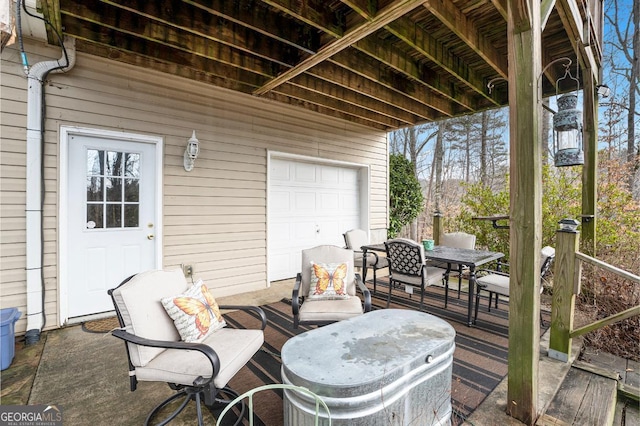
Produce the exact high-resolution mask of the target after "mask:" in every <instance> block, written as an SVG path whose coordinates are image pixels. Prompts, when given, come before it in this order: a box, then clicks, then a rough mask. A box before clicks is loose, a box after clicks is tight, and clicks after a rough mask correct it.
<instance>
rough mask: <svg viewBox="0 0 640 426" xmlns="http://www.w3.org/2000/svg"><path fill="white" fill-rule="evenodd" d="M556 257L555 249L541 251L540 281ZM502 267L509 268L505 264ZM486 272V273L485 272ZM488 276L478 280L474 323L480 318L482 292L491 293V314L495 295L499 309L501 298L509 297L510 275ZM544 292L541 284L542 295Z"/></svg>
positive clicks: (498, 273) (492, 272)
mask: <svg viewBox="0 0 640 426" xmlns="http://www.w3.org/2000/svg"><path fill="white" fill-rule="evenodd" d="M555 256H556V250H555V249H554V248H553V247H550V246H546V247H544V248H543V249H542V250H541V251H540V279H541V280H542V281H544V277H545V275H546V274H547V273H548V272H549V271H550V270H551V264H552V263H553V259H554V258H555ZM500 266H501V267H505V266H506V267H508V265H505V264H504V263H502V264H500ZM483 272H486V271H483ZM489 272H490V273H489V274H488V275H484V276H480V277H478V278H477V279H476V283H477V290H476V307H475V314H474V322H475V320H476V319H477V318H478V305H479V304H480V292H481V291H482V290H483V291H488V292H489V308H488V310H489V312H491V301H492V299H493V296H494V295H495V297H496V301H495V307H496V308H498V299H499V298H500V296H505V297H509V274H507V273H505V272H502V271H489ZM543 290H544V287H543V286H542V283H540V293H542V291H543ZM540 324H543V320H542V313H540Z"/></svg>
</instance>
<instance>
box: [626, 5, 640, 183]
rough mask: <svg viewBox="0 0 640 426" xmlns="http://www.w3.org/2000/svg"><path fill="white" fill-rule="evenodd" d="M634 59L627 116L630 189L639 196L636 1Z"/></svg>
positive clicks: (639, 9) (638, 8) (639, 14)
mask: <svg viewBox="0 0 640 426" xmlns="http://www.w3.org/2000/svg"><path fill="white" fill-rule="evenodd" d="M633 25H634V30H633V57H632V62H631V81H629V114H628V116H627V129H628V132H627V161H628V162H630V163H631V164H633V168H632V171H631V175H630V176H629V178H630V181H629V189H630V190H631V193H632V194H637V193H638V191H637V189H638V188H635V186H636V185H638V182H637V180H636V175H637V174H638V169H640V144H638V151H637V154H636V147H635V142H636V132H635V118H636V92H637V90H638V79H639V78H640V62H639V59H638V57H639V56H640V28H638V27H639V26H640V0H634V2H633Z"/></svg>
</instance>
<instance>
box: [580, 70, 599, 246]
mask: <svg viewBox="0 0 640 426" xmlns="http://www.w3.org/2000/svg"><path fill="white" fill-rule="evenodd" d="M582 80H583V82H584V83H583V92H582V93H583V95H582V99H583V101H582V102H583V117H584V119H583V121H584V131H583V145H584V166H583V167H582V242H581V250H582V251H583V252H584V253H585V254H588V255H589V256H595V255H596V215H597V210H596V207H597V200H598V186H597V181H598V93H597V90H596V82H595V81H594V78H593V72H592V70H590V69H585V70H584V71H583V73H582Z"/></svg>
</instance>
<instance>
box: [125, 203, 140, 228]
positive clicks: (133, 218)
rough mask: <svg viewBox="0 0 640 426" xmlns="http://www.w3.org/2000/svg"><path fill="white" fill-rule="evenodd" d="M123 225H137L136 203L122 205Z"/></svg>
mask: <svg viewBox="0 0 640 426" xmlns="http://www.w3.org/2000/svg"><path fill="white" fill-rule="evenodd" d="M124 227H125V228H137V227H138V205H137V204H125V205H124Z"/></svg>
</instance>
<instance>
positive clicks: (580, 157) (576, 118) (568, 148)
mask: <svg viewBox="0 0 640 426" xmlns="http://www.w3.org/2000/svg"><path fill="white" fill-rule="evenodd" d="M569 66H571V61H569V64H568V65H565V68H566V71H565V74H564V76H563V77H561V78H559V79H558V80H557V81H556V93H557V90H558V83H559V82H560V80H563V79H565V78H569V79H571V80H574V81H575V82H576V85H577V88H576V91H575V92H571V93H567V94H564V95H562V96H560V97H559V98H558V112H556V113H555V114H554V115H553V147H554V163H555V165H556V167H566V166H578V165H581V164H584V152H583V151H582V111H580V110H578V109H577V108H576V106H577V105H578V89H579V88H580V81H579V80H578V79H577V78H575V77H573V76H572V75H571V72H570V71H569Z"/></svg>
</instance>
